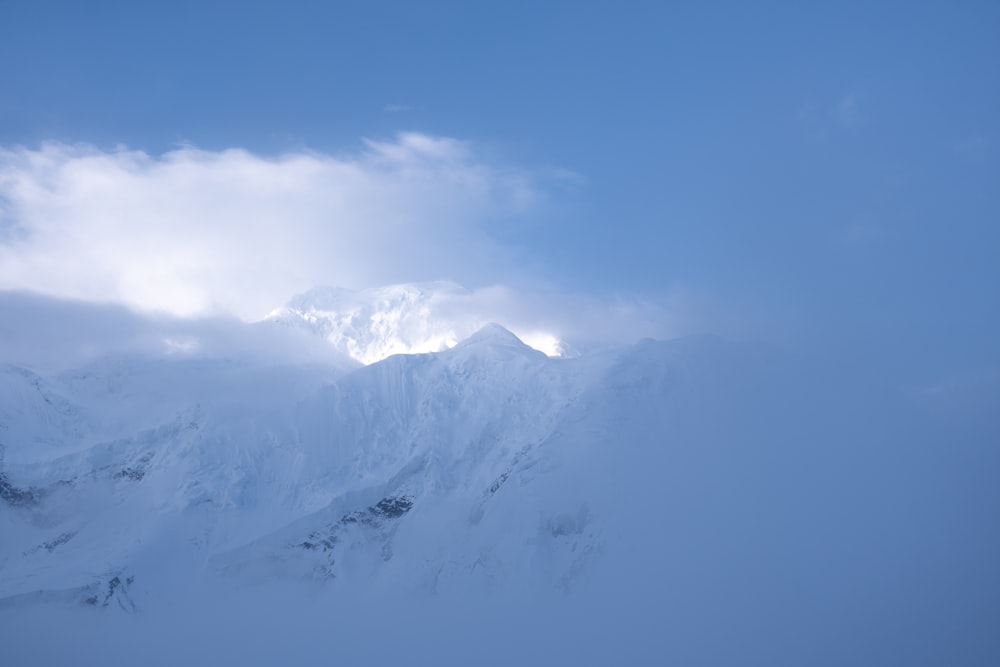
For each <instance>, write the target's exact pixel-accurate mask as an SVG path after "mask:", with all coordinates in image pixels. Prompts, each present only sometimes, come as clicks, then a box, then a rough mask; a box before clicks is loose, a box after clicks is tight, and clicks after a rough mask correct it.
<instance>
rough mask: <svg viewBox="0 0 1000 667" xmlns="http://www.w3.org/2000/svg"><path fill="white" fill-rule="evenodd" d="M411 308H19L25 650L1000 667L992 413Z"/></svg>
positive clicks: (14, 615)
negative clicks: (999, 663) (575, 343)
mask: <svg viewBox="0 0 1000 667" xmlns="http://www.w3.org/2000/svg"><path fill="white" fill-rule="evenodd" d="M423 289H424V291H421V289H420V288H414V289H413V290H410V291H406V290H403V291H402V292H401V291H400V290H399V289H396V288H394V289H393V290H392V291H391V293H392V294H393V295H395V296H397V297H400V298H401V299H402V301H400V300H398V299H397V300H395V301H394V300H393V299H384V298H383V299H382V301H381V302H380V303H382V304H383V305H382V306H379V305H378V303H379V302H375V301H372V298H371V297H372V296H373V295H375V296H378V297H379V298H382V297H385V295H386V293H385V292H377V291H372V292H367V293H364V294H362V295H361V296H358V293H347V292H330V291H321V292H314V293H311V294H310V296H309V297H308V298H305V297H303V298H300V299H298V300H297V301H293V302H292V303H291V304H289V306H287V307H285V308H284V309H281V310H280V311H276V313H275V314H274V315H273V317H272V318H270V319H268V320H266V321H264V322H261V323H257V324H243V323H237V322H228V321H211V322H202V323H183V322H178V321H173V320H169V319H162V318H161V319H160V320H156V319H155V318H153V319H150V318H149V317H148V316H140V315H135V314H132V313H129V312H127V311H123V310H119V309H116V308H113V307H109V306H97V305H83V304H79V303H74V302H60V301H55V300H51V299H47V298H45V297H40V296H36V295H26V294H23V293H5V294H2V295H0V306H3V308H2V310H3V312H5V313H7V314H8V315H9V316H8V317H7V318H6V319H5V320H4V322H3V324H2V325H0V337H2V338H0V342H2V343H3V346H2V348H0V364H2V365H0V535H2V536H3V538H2V540H0V647H2V650H3V651H4V655H5V659H4V661H5V662H6V663H7V664H66V663H68V662H82V663H84V664H101V665H112V664H134V663H135V662H137V661H141V662H143V663H146V664H176V663H177V662H180V661H182V660H183V661H187V662H192V663H194V664H207V663H210V662H220V661H225V662H236V661H239V662H243V663H245V664H274V663H275V662H279V661H282V662H293V663H300V662H306V661H314V660H324V661H331V660H339V661H342V662H347V663H349V664H386V663H388V662H390V661H395V662H399V661H403V660H406V661H409V662H414V663H416V664H424V663H427V664H456V665H457V664H468V663H469V662H473V661H474V662H476V663H477V664H487V665H492V664H496V665H506V664H551V663H553V662H555V663H560V664H564V663H565V664H570V663H575V664H594V665H598V664H609V663H612V662H623V663H626V664H670V663H677V664H720V665H722V664H734V663H739V664H761V665H764V664H767V665H801V664H811V665H827V664H829V665H840V664H844V663H847V662H850V663H853V664H859V663H860V664H872V665H875V664H886V663H905V664H917V665H919V664H928V665H930V664H942V663H948V664H963V665H980V664H981V665H987V664H995V659H996V658H997V657H998V656H1000V638H998V637H997V635H996V633H995V632H993V630H995V627H996V621H998V620H1000V577H998V574H997V568H996V566H995V564H996V563H997V562H1000V535H998V532H1000V530H998V526H1000V521H997V519H998V518H1000V517H998V514H997V512H998V510H1000V487H998V485H997V484H996V483H995V480H996V479H997V476H996V475H997V473H998V472H1000V451H998V449H1000V448H998V446H997V445H998V439H997V437H996V436H997V434H998V430H997V428H996V422H995V420H994V419H992V418H990V417H989V416H988V415H982V414H980V415H978V416H977V418H976V419H971V418H970V417H969V415H968V413H965V412H956V411H955V410H954V409H953V406H950V405H949V404H947V403H942V397H940V396H938V395H936V394H933V395H932V394H926V393H914V392H912V391H908V390H906V389H905V388H900V387H899V386H897V385H896V384H894V383H893V382H891V381H889V380H888V379H887V378H885V377H883V376H881V375H879V374H877V373H866V372H865V371H864V370H857V367H856V366H854V365H850V364H845V363H841V362H842V361H843V360H839V359H830V358H827V357H825V356H823V355H822V354H804V353H802V352H801V351H793V350H789V349H786V348H782V347H780V346H774V345H766V344H760V343H747V342H735V341H729V340H725V339H722V338H718V337H714V336H710V335H699V336H689V337H685V338H681V339H675V340H668V341H657V340H649V339H646V340H641V341H637V342H635V343H634V344H630V345H620V346H606V347H601V348H597V349H593V350H589V351H586V352H584V353H581V354H576V355H573V356H549V355H546V354H544V353H542V352H540V351H538V350H536V349H533V348H532V347H530V346H528V345H526V344H525V343H524V342H522V340H521V339H520V338H518V337H517V336H516V335H514V333H512V332H511V331H509V330H508V329H506V328H504V327H503V326H501V325H499V324H491V323H484V324H482V326H480V323H479V322H475V323H474V324H475V328H474V329H472V330H465V329H461V328H459V329H456V328H455V327H453V326H452V323H444V324H441V323H437V324H436V323H434V322H432V321H428V322H427V323H425V324H424V325H421V326H423V328H422V329H413V328H412V327H413V326H416V325H414V324H412V323H413V322H418V321H420V320H421V317H422V315H421V313H422V312H423V311H421V308H422V306H421V305H420V304H421V303H422V302H423V301H422V300H425V299H426V298H430V296H429V295H430V294H431V293H433V289H431V290H430V291H428V290H427V288H426V286H425V287H424V288H423ZM442 289H444V290H445V291H446V292H447V290H450V289H453V288H452V287H450V286H445V287H443V288H442ZM400 295H402V296H400ZM414 295H416V298H414ZM331 299H332V300H333V301H334V302H336V303H334V304H332V305H331V302H330V300H331ZM345 300H346V301H351V300H353V301H354V302H355V305H354V306H353V307H352V308H353V309H352V308H342V307H341V306H339V305H337V304H342V303H344V302H345ZM373 303H374V305H373ZM401 304H402V305H401ZM380 308H381V310H380ZM407 309H415V310H413V313H410V314H407V315H406V316H405V317H399V313H401V312H409V311H407ZM316 313H320V314H321V315H322V316H317V315H316ZM338 313H347V315H344V316H343V317H341V316H340V315H338ZM378 313H382V315H383V316H381V317H380V316H379V315H378ZM387 313H389V314H387ZM393 313H394V314H395V315H391V314H393ZM394 317H395V319H393V318H394ZM338 318H339V319H338ZM404 320H406V321H409V322H410V323H411V324H410V325H407V326H408V327H409V328H406V327H404V328H403V329H400V326H399V323H400V322H403V321H404ZM462 326H463V327H469V328H471V327H470V325H469V323H465V324H463V325H462ZM404 329H405V331H406V332H410V333H413V332H416V333H415V334H414V335H413V336H411V337H410V338H408V339H406V338H405V336H404V334H403V333H401V331H403V330H404ZM417 334H419V335H417ZM406 335H409V334H406ZM331 337H332V338H331ZM102 341H103V342H102ZM108 341H111V342H108ZM177 341H183V342H184V344H182V345H180V344H178V343H177ZM400 341H402V342H400ZM428 341H430V348H429V349H423V350H421V351H419V352H414V349H415V348H416V347H419V346H421V345H424V344H426V343H428ZM318 343H321V345H318ZM331 343H332V344H331ZM404 343H405V345H404V347H405V350H404V351H405V352H406V353H403V354H394V353H393V352H394V351H397V349H398V347H397V344H398V345H403V344H404ZM54 348H58V351H59V354H55V353H54V352H53V350H54ZM376 359H377V360H376ZM848 369H850V372H848ZM81 656H86V657H85V658H81ZM8 660H9V662H8Z"/></svg>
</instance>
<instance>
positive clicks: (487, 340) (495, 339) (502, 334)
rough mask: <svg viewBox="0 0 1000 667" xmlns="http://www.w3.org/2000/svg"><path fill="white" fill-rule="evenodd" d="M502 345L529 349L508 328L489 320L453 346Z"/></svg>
mask: <svg viewBox="0 0 1000 667" xmlns="http://www.w3.org/2000/svg"><path fill="white" fill-rule="evenodd" d="M481 344H489V345H503V346H508V347H523V348H525V349H531V348H530V347H528V345H526V344H525V343H524V341H522V340H521V339H520V338H518V337H517V336H515V335H514V334H513V333H512V332H511V331H510V329H507V328H506V327H504V326H502V325H500V324H497V323H496V322H490V323H489V324H486V325H485V326H483V327H482V328H480V329H479V330H478V331H476V333H474V334H472V335H471V336H469V337H468V338H466V339H465V340H463V341H462V342H460V343H459V344H458V345H456V346H455V347H469V346H472V345H481Z"/></svg>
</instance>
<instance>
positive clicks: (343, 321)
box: [267, 281, 564, 364]
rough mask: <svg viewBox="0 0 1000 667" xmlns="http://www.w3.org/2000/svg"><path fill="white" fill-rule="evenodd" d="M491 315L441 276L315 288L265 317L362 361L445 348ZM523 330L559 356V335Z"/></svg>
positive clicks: (532, 340)
mask: <svg viewBox="0 0 1000 667" xmlns="http://www.w3.org/2000/svg"><path fill="white" fill-rule="evenodd" d="M492 319H493V317H492V316H491V315H490V314H489V313H486V312H484V311H482V310H480V309H477V308H476V306H475V304H474V300H473V299H471V293H470V292H469V291H468V290H466V289H464V288H463V287H461V286H459V285H456V284H455V283H450V282H443V281H442V282H431V283H410V284H403V285H391V286H387V287H379V288H373V289H365V290H349V289H344V288H341V287H317V288H314V289H312V290H310V291H308V292H305V293H303V294H300V295H298V296H296V297H295V298H293V299H292V300H291V301H290V302H289V303H288V304H287V305H285V306H284V307H282V308H278V309H276V310H274V311H273V312H272V313H271V314H270V315H268V317H267V320H268V321H271V322H275V323H279V324H282V325H285V326H290V327H295V328H299V329H303V330H305V331H308V332H310V333H312V334H315V335H318V336H321V337H323V338H325V339H326V340H328V341H329V342H330V343H331V344H332V345H333V346H334V347H335V348H336V349H338V350H340V351H341V352H343V353H345V354H347V355H349V356H350V357H352V358H353V359H356V360H357V361H360V362H361V363H363V364H370V363H374V362H376V361H379V360H381V359H385V358H386V357H389V356H391V355H393V354H417V353H423V352H440V351H442V350H446V349H448V348H450V347H452V346H454V345H455V344H456V343H458V341H460V340H463V339H465V338H467V337H469V336H471V335H472V334H473V333H475V332H476V331H478V330H479V329H480V328H481V327H482V326H483V325H485V324H486V323H488V322H490V321H491V320H492ZM525 333H526V336H527V338H526V340H527V341H528V343H529V344H531V345H533V346H535V347H536V348H537V349H539V350H541V351H543V352H545V353H546V354H548V355H550V356H562V352H563V349H564V348H563V345H562V343H561V342H560V341H559V339H558V338H557V337H555V336H552V335H549V334H544V333H539V332H525Z"/></svg>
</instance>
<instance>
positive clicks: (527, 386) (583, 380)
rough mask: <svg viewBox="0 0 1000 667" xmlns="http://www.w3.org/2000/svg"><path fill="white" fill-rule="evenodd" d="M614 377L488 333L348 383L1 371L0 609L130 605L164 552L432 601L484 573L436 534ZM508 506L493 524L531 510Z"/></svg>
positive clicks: (160, 364) (526, 460)
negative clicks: (440, 590) (598, 379)
mask: <svg viewBox="0 0 1000 667" xmlns="http://www.w3.org/2000/svg"><path fill="white" fill-rule="evenodd" d="M607 363H608V361H607V360H599V361H598V362H590V363H587V362H584V361H583V360H554V359H550V358H549V357H547V356H546V355H544V354H542V353H540V352H538V351H537V350H534V349H532V348H530V347H528V346H526V345H525V344H524V343H522V342H521V341H520V340H519V339H518V338H517V337H516V336H514V335H513V334H512V333H511V332H509V331H507V330H506V329H504V328H503V327H500V326H499V325H489V326H487V327H484V328H483V329H482V330H480V331H479V332H477V333H476V334H474V335H473V336H471V337H469V338H468V339H466V340H465V341H463V342H461V343H460V344H458V345H455V346H454V347H453V348H452V349H450V350H446V351H444V352H441V353H433V354H424V355H397V356H394V357H392V358H390V359H386V360H385V361H383V362H380V363H375V364H372V365H369V366H365V367H362V368H360V369H358V370H356V371H354V372H351V373H348V374H347V375H345V376H342V377H339V376H338V372H337V370H336V369H332V368H324V367H303V366H292V367H282V366H266V365H264V366H262V365H259V364H252V363H246V362H240V361H234V360H213V359H171V358H166V359H162V358H161V359H142V358H133V359H118V360H105V361H102V362H99V363H94V364H90V365H88V366H86V367H83V368H80V369H73V370H70V371H65V372H62V373H59V374H57V375H54V376H50V377H43V376H41V375H37V374H35V373H33V372H31V371H30V370H28V369H24V368H20V367H17V366H9V367H7V368H6V370H5V381H4V383H3V390H4V396H5V397H7V398H8V399H9V400H5V406H4V410H3V412H2V413H0V419H2V424H0V435H2V436H3V438H2V440H0V456H2V460H0V475H2V478H0V482H2V489H0V492H2V502H0V520H3V521H5V522H9V523H10V526H8V530H7V532H6V534H7V535H8V536H10V537H11V539H10V540H9V541H7V542H6V543H5V545H4V548H3V549H0V562H2V563H3V567H2V568H0V598H5V599H7V600H16V599H21V598H22V597H24V596H29V597H30V596H31V595H34V593H33V591H34V592H37V591H46V593H45V596H47V597H50V598H51V597H53V596H54V597H56V598H59V599H66V600H71V601H72V600H76V601H78V602H79V601H81V600H83V601H86V600H91V599H97V600H99V601H100V603H101V604H104V602H116V603H117V604H120V605H122V606H125V607H126V608H130V607H131V606H132V605H133V601H132V597H133V596H132V595H131V594H129V593H128V591H129V590H131V587H132V582H133V580H134V579H133V578H136V577H137V580H138V581H140V582H145V583H146V584H150V585H153V586H154V587H155V586H156V582H157V581H158V580H159V579H161V578H162V577H163V576H164V568H165V567H166V570H173V569H175V566H174V565H169V564H167V565H165V564H164V563H162V562H159V557H158V556H157V554H158V553H159V551H160V549H162V548H165V547H164V545H165V544H166V545H169V549H168V550H176V549H178V548H179V549H180V550H181V552H183V553H184V554H186V556H185V558H181V559H180V560H181V561H183V562H187V563H192V562H208V563H209V564H210V569H211V570H213V571H220V572H227V573H237V574H238V573H250V574H251V575H253V574H254V573H257V574H266V576H267V577H268V578H273V577H274V576H279V577H287V576H292V577H295V578H303V577H304V578H307V579H317V578H318V579H320V580H336V579H356V578H357V576H358V572H359V571H361V572H363V573H365V574H364V576H369V575H371V576H375V575H376V574H378V575H379V576H380V577H383V578H384V577H386V576H389V575H388V574H386V573H388V572H396V573H397V574H396V575H395V576H397V577H398V578H399V579H400V580H401V581H404V582H406V583H407V585H408V586H410V587H413V586H416V587H418V588H420V587H423V588H428V587H430V588H434V587H436V586H437V585H438V583H434V582H439V583H440V582H443V581H444V580H445V579H447V577H446V576H445V575H444V574H443V572H444V571H445V570H447V571H451V569H453V568H456V567H457V568H458V569H457V570H456V572H457V573H459V574H460V573H461V572H464V570H463V568H465V567H467V566H469V565H470V563H471V562H474V561H475V560H476V559H477V558H479V555H476V554H474V553H472V552H469V551H468V548H467V545H466V544H465V543H464V541H463V540H461V539H459V540H454V539H451V538H448V537H447V536H446V535H442V534H437V533H435V532H434V531H436V530H438V529H439V528H440V529H445V528H444V526H446V525H447V521H450V520H452V519H455V520H457V521H458V523H457V526H460V527H461V526H465V530H466V531H470V530H471V531H473V532H475V530H476V529H475V526H476V525H477V524H478V523H479V522H480V520H482V519H483V517H484V516H488V514H487V512H486V508H485V505H484V503H486V502H487V500H488V499H489V498H490V497H492V496H493V495H495V494H496V493H497V491H498V490H499V488H500V487H501V486H503V485H504V483H505V482H507V481H508V480H509V479H511V478H517V477H518V476H517V475H516V474H515V473H516V471H517V470H519V469H523V470H525V471H528V470H532V469H534V470H535V472H534V473H531V475H532V476H533V475H534V474H537V472H538V470H540V469H542V468H543V467H544V466H539V467H536V466H537V465H538V464H539V463H540V462H541V461H544V460H547V457H548V455H547V454H544V451H543V450H544V447H543V444H544V443H545V441H546V440H547V439H548V438H549V437H550V436H551V434H552V433H553V432H554V431H556V430H557V429H558V426H559V423H560V421H561V419H562V418H563V416H564V415H565V414H566V412H567V410H568V409H569V407H570V406H571V405H572V404H573V402H574V401H576V400H577V398H578V397H579V396H580V395H581V394H582V393H583V392H584V390H585V388H586V386H587V384H588V383H589V382H591V381H593V379H594V376H595V374H596V373H598V372H599V369H600V368H601V367H603V365H606V364H607ZM525 475H526V476H525V477H524V479H522V482H523V481H524V480H526V479H528V478H529V476H527V475H528V474H527V472H526V473H525ZM511 500H513V501H514V505H513V506H512V507H511V508H508V509H507V510H503V511H502V512H501V514H503V513H504V512H507V513H509V512H514V513H515V514H518V513H523V512H524V511H525V507H524V506H523V505H522V504H521V503H520V502H519V501H517V499H516V498H512V499H510V500H508V502H510V501H511ZM432 508H435V509H432ZM411 510H412V514H413V515H414V517H420V516H423V517H424V518H423V519H416V520H415V522H416V528H414V529H413V530H415V532H407V531H404V535H409V537H408V538H406V539H404V540H402V541H400V542H399V543H398V544H399V546H398V548H399V549H402V551H403V552H405V553H407V554H408V555H407V556H406V557H404V558H403V559H402V560H401V561H399V562H401V563H402V565H399V564H389V561H390V560H391V557H390V555H389V554H391V553H392V552H393V549H395V548H397V547H396V544H397V542H396V540H395V532H396V529H397V527H399V526H402V525H406V523H408V522H401V521H400V520H401V519H402V518H403V517H404V515H409V514H410V513H411ZM448 517H450V519H449V518H448ZM537 520H538V519H537V518H536V517H534V516H532V518H531V519H530V520H529V521H528V523H527V524H525V525H527V526H529V527H531V528H530V530H529V532H530V531H531V530H534V528H533V526H534V524H535V522H536V521H537ZM442 521H444V522H445V523H442ZM484 525H488V522H486V523H484ZM435 526H437V527H438V528H435ZM452 528H454V526H452ZM447 530H451V528H449V529H447ZM494 530H495V529H489V530H486V531H485V532H483V533H482V534H483V535H486V536H489V535H492V534H493V531H494ZM480 532H482V529H480ZM431 534H436V535H437V538H436V539H427V538H426V537H420V536H422V535H423V536H426V535H431ZM496 537H497V536H496V535H494V536H493V537H492V538H489V539H496ZM500 537H503V535H500ZM521 537H525V536H521ZM530 538H531V535H528V536H527V537H525V540H526V541H524V543H521V542H515V543H514V544H513V545H508V546H509V548H510V549H512V552H511V554H509V558H515V557H517V556H518V555H519V554H520V552H521V550H523V549H524V548H525V545H531V544H532V543H531V540H530ZM503 539H505V540H506V539H507V538H506V537H504V538H503ZM591 539H593V540H596V539H597V538H596V537H594V536H592V538H591ZM185 544H187V545H195V546H194V547H191V546H182V545H185ZM179 545H180V546H179ZM530 548H531V549H534V547H530ZM588 553H589V552H588ZM366 554H367V555H366ZM418 555H419V556H418ZM506 560H507V558H499V557H498V558H497V560H496V561H495V562H494V563H493V564H492V565H491V566H490V568H487V570H489V571H492V570H493V569H496V568H501V569H502V568H504V567H506V566H507V563H506ZM448 563H450V565H448ZM415 564H419V567H417V569H416V570H414V567H416V566H415ZM196 569H198V568H196ZM379 573H381V574H379ZM112 581H117V582H118V584H114V585H113V584H111V583H110V582H112ZM442 585H443V584H442ZM108 587H113V589H114V595H113V596H110V594H109V596H110V597H108V599H107V600H105V599H104V598H102V597H101V594H100V593H101V591H104V592H107V591H106V589H107V588H108ZM123 596H125V597H123Z"/></svg>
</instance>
